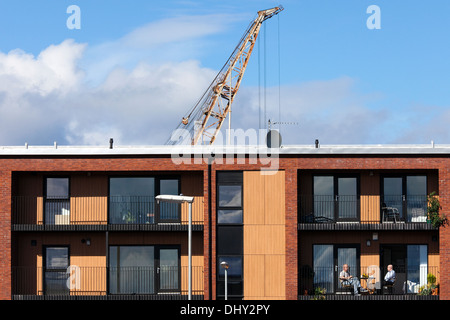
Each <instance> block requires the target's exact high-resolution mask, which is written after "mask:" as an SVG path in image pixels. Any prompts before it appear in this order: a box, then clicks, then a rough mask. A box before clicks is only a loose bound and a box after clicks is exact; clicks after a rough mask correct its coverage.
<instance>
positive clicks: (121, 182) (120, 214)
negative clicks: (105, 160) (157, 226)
mask: <svg viewBox="0 0 450 320" xmlns="http://www.w3.org/2000/svg"><path fill="white" fill-rule="evenodd" d="M159 194H170V195H178V194H180V180H179V178H160V177H112V178H110V180H109V221H110V223H112V224H147V223H160V222H180V219H181V206H180V204H177V203H160V204H159V206H158V205H157V204H156V201H155V196H156V195H159Z"/></svg>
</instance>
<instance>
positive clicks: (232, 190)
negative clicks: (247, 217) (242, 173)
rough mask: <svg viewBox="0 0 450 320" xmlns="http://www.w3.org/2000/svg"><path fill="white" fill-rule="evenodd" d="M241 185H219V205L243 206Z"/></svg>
mask: <svg viewBox="0 0 450 320" xmlns="http://www.w3.org/2000/svg"><path fill="white" fill-rule="evenodd" d="M241 206H242V187H241V186H219V207H241Z"/></svg>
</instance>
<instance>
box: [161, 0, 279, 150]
mask: <svg viewBox="0 0 450 320" xmlns="http://www.w3.org/2000/svg"><path fill="white" fill-rule="evenodd" d="M282 10H283V7H282V6H278V7H275V8H272V9H267V10H261V11H258V15H257V17H256V18H255V19H254V20H253V21H252V22H251V23H250V25H249V27H248V28H247V30H246V31H245V33H244V35H243V36H242V38H241V40H240V41H239V43H238V45H237V46H236V48H235V49H234V51H233V53H232V54H231V55H230V57H229V58H228V60H227V62H226V63H225V64H224V66H223V67H222V69H221V70H220V71H219V73H218V74H217V75H216V77H215V78H214V80H213V81H212V82H211V84H210V85H209V87H208V89H207V90H206V91H205V92H204V93H203V95H202V96H201V98H200V99H199V100H198V102H197V103H196V104H195V105H194V107H193V108H192V109H191V110H189V112H188V113H187V114H186V115H185V116H184V117H183V118H182V120H181V122H180V124H179V125H178V127H177V128H176V129H184V130H178V131H177V132H178V133H177V134H176V137H177V139H173V137H171V138H169V140H168V141H167V142H166V144H179V143H186V139H190V141H189V142H190V143H191V144H192V145H196V144H198V143H199V142H200V143H202V144H213V143H214V141H215V139H216V136H217V134H218V132H219V131H220V128H221V127H222V124H223V122H224V120H225V118H226V117H227V115H228V114H229V112H230V108H231V105H232V103H233V100H234V97H235V96H236V93H237V91H238V90H239V86H240V84H241V81H242V77H243V75H244V72H245V69H246V67H247V64H248V61H249V59H250V56H251V54H252V51H253V47H254V46H255V43H256V39H257V37H258V34H259V31H260V29H261V25H262V23H263V22H264V21H265V20H267V19H269V18H271V17H273V16H274V15H276V14H278V13H279V12H281V11H282ZM180 133H184V135H183V134H180Z"/></svg>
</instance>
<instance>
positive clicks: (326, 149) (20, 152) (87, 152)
mask: <svg viewBox="0 0 450 320" xmlns="http://www.w3.org/2000/svg"><path fill="white" fill-rule="evenodd" d="M211 153H214V154H255V155H261V156H263V155H267V154H270V155H273V154H279V155H375V154H380V155H390V154H392V155H394V154H399V155H401V154H405V155H406V154H423V155H433V154H441V155H443V154H450V145H321V146H319V147H315V146H311V145H286V146H281V147H280V148H267V147H266V146H264V145H256V146H251V145H250V146H222V145H215V146H209V145H208V146H202V145H200V146H190V145H187V146H186V145H177V146H165V145H161V146H159V145H154V146H114V147H113V148H109V147H106V146H56V145H55V146H6V147H1V146H0V157H1V156H120V155H124V156H126V155H155V156H156V155H184V156H186V155H189V154H192V155H200V154H211Z"/></svg>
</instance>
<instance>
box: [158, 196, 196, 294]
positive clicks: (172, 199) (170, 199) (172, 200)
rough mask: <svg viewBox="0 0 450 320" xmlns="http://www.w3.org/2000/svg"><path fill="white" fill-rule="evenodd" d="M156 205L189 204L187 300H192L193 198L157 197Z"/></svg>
mask: <svg viewBox="0 0 450 320" xmlns="http://www.w3.org/2000/svg"><path fill="white" fill-rule="evenodd" d="M155 199H156V201H157V203H158V204H159V202H160V201H162V202H169V203H180V204H181V203H184V202H187V203H189V225H188V263H189V265H188V300H191V299H192V202H194V197H188V196H183V195H179V196H175V195H159V196H156V197H155Z"/></svg>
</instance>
